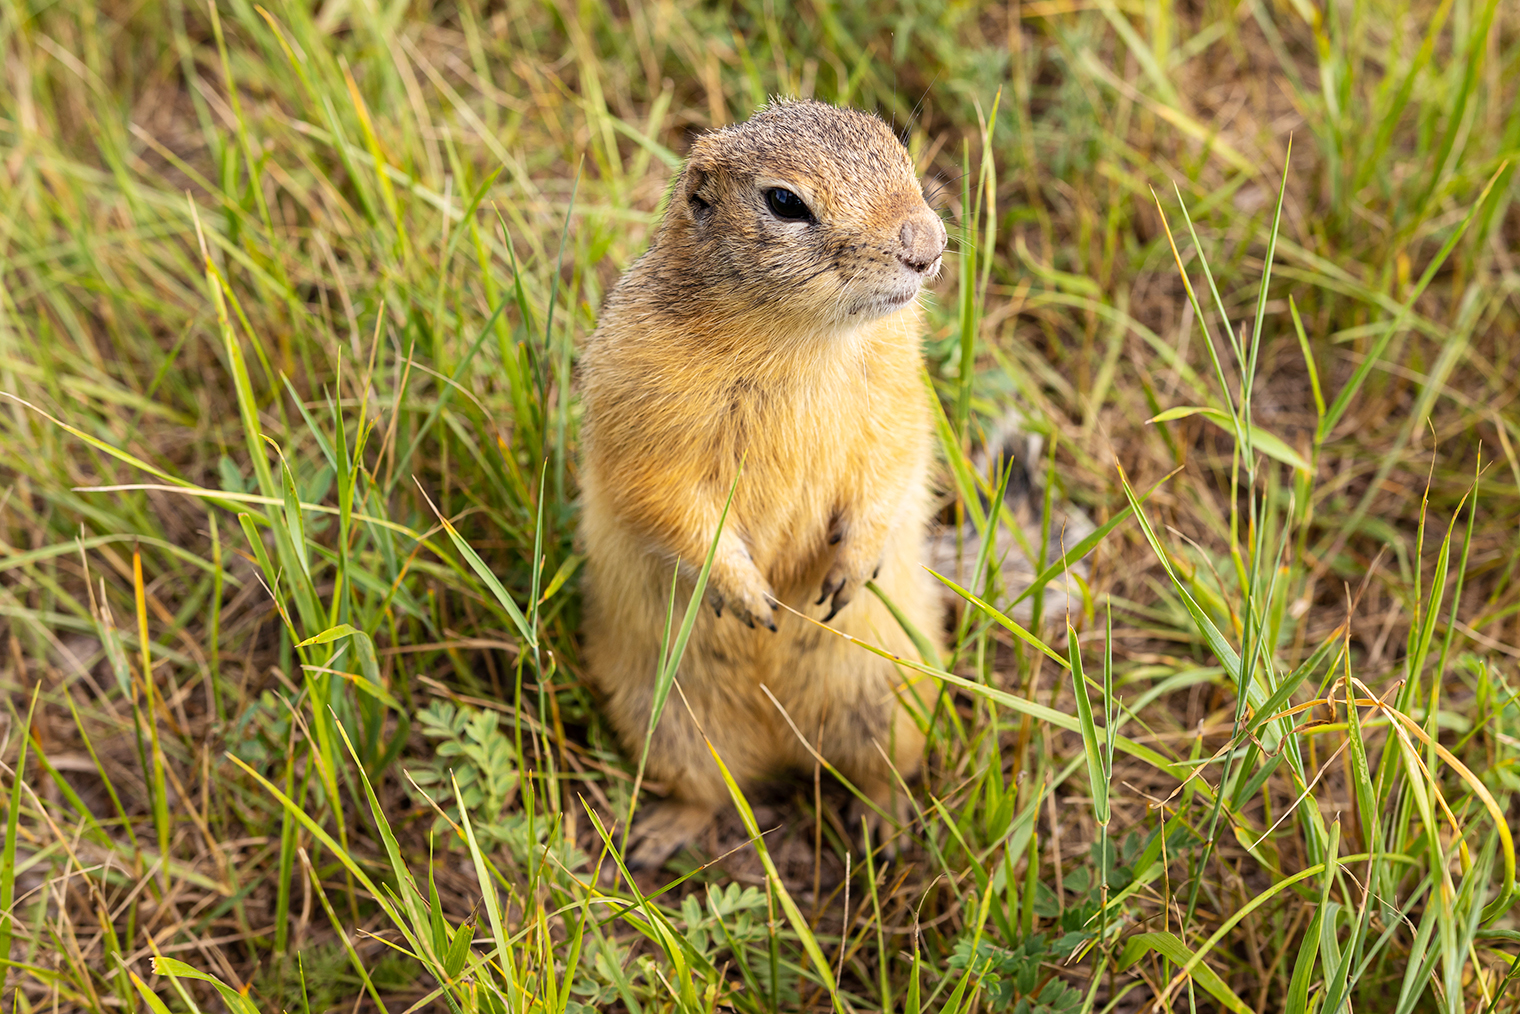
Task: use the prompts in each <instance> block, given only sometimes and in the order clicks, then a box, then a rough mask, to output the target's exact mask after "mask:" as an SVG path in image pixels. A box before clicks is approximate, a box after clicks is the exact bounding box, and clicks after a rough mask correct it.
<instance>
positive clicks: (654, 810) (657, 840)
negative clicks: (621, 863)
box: [626, 796, 718, 870]
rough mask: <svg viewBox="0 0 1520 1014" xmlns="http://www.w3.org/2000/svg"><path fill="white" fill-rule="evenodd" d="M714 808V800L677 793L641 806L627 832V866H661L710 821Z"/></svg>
mask: <svg viewBox="0 0 1520 1014" xmlns="http://www.w3.org/2000/svg"><path fill="white" fill-rule="evenodd" d="M717 812H718V804H717V803H716V802H714V801H710V800H705V799H684V798H681V797H679V796H675V797H672V798H670V799H662V800H660V801H659V802H656V803H652V804H650V805H649V806H645V807H642V808H641V810H640V813H639V816H638V818H637V819H636V820H635V821H634V822H633V830H632V832H631V835H630V840H631V842H632V847H631V848H630V849H629V851H628V855H627V856H626V859H627V863H628V868H629V869H631V870H654V869H659V868H660V867H661V866H664V865H665V861H666V860H667V859H669V858H670V857H671V856H672V855H674V854H675V853H676V851H677V850H678V849H680V848H681V846H683V845H685V844H686V843H687V842H689V841H691V839H693V838H695V837H696V836H697V835H698V834H700V833H701V832H702V831H703V830H704V829H705V828H706V827H707V825H708V824H710V823H712V819H713V817H714V816H715V815H716V814H717Z"/></svg>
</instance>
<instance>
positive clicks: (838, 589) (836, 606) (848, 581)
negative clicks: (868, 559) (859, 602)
mask: <svg viewBox="0 0 1520 1014" xmlns="http://www.w3.org/2000/svg"><path fill="white" fill-rule="evenodd" d="M880 570H881V564H880V563H874V564H869V565H865V566H862V565H861V564H860V562H859V561H856V560H852V559H851V558H850V554H848V553H840V554H839V557H838V558H837V559H836V560H835V561H834V565H833V566H832V567H830V568H829V572H828V573H827V574H825V575H824V578H823V588H822V594H820V595H819V596H818V601H817V602H815V603H814V605H819V606H821V605H823V604H824V603H825V602H828V600H829V598H830V597H831V596H832V597H833V601H832V602H830V603H829V614H828V615H827V616H825V617H824V618H823V622H825V623H827V622H829V621H830V620H832V619H833V618H834V617H835V616H836V615H837V614H838V613H839V610H841V609H843V608H844V607H845V606H847V605H849V604H850V600H851V599H853V598H854V597H855V593H856V592H858V591H859V590H860V589H861V586H863V585H864V584H865V583H866V582H867V581H869V580H871V579H872V578H874V577H875V576H876V574H877V572H878V571H880Z"/></svg>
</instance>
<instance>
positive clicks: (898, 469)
mask: <svg viewBox="0 0 1520 1014" xmlns="http://www.w3.org/2000/svg"><path fill="white" fill-rule="evenodd" d="M775 187H782V188H785V189H787V190H790V191H792V192H793V193H795V194H797V195H798V196H799V197H801V198H802V199H803V200H804V201H805V202H806V203H807V205H808V207H809V209H811V212H812V215H813V220H811V221H803V222H798V221H789V220H786V219H783V218H780V217H778V216H777V215H776V214H774V213H773V212H772V211H771V210H770V208H769V207H768V205H767V203H766V196H765V195H766V191H767V190H768V189H770V188H775ZM944 245H945V230H944V227H943V225H942V224H941V223H940V221H939V219H938V217H937V216H936V215H935V214H934V212H933V211H932V210H930V208H929V207H928V205H927V204H926V203H925V202H924V199H923V195H922V191H921V188H920V183H919V180H918V178H917V176H916V174H915V172H914V168H913V164H912V161H911V160H910V159H909V157H908V154H907V152H906V150H905V149H904V148H903V147H902V145H901V144H900V143H899V142H898V140H897V138H896V137H895V136H894V135H893V134H892V132H891V130H890V129H888V127H887V126H886V125H885V124H884V123H882V122H881V121H880V120H879V119H877V118H875V117H872V116H868V115H866V114H863V113H859V112H855V111H851V110H842V109H836V108H834V107H832V106H828V105H824V104H822V103H817V102H778V103H774V104H772V105H770V106H767V107H766V108H764V109H762V110H760V111H759V112H758V113H756V114H755V116H754V117H753V118H752V119H751V120H749V121H748V122H747V123H743V124H739V125H738V126H734V127H729V128H726V129H723V130H719V131H716V132H713V133H710V134H707V135H704V136H703V137H701V138H699V139H698V140H697V142H696V144H695V146H694V148H693V150H692V153H691V157H690V159H689V160H688V162H687V164H686V167H685V169H684V170H683V172H682V173H681V175H680V176H679V177H678V178H677V180H676V182H675V186H674V187H673V189H672V191H671V197H670V206H669V208H668V209H667V210H666V212H665V217H664V220H663V222H662V223H661V226H660V228H659V230H658V232H657V233H656V235H655V237H654V241H653V243H652V245H651V246H650V249H649V251H648V252H647V253H646V254H645V255H644V256H643V257H642V258H640V259H639V261H638V262H637V263H635V264H634V265H633V266H632V267H631V268H629V270H628V272H627V273H626V274H625V275H624V276H623V279H622V280H621V281H620V282H619V284H618V286H617V288H616V289H615V290H614V291H613V293H612V294H611V296H610V297H609V298H608V300H607V304H606V306H605V307H604V309H603V314H602V319H601V322H600V325H599V327H598V328H597V330H596V333H595V334H594V335H592V337H591V340H590V342H589V343H588V345H587V347H586V350H585V353H584V356H583V357H582V360H581V379H582V387H583V391H584V395H585V406H586V427H585V438H584V445H583V455H582V465H581V469H582V470H581V479H582V486H583V491H584V496H583V511H584V513H583V519H582V538H583V540H584V546H585V549H586V554H587V562H586V573H585V586H586V597H587V616H586V623H585V626H584V635H585V646H586V660H587V664H588V671H589V672H590V674H591V676H592V678H593V679H594V680H595V682H596V683H597V685H598V687H599V688H600V689H601V691H602V694H603V696H604V700H605V708H606V711H607V714H608V716H609V717H610V718H611V720H612V723H613V725H614V726H615V727H616V728H617V730H618V733H619V734H620V736H621V737H622V739H623V741H624V744H625V746H626V747H627V748H628V749H629V750H630V751H631V752H633V753H635V754H637V753H638V752H640V751H641V750H642V749H643V744H644V736H645V732H646V729H647V728H648V723H649V714H650V708H651V699H652V695H653V692H654V685H655V678H656V672H657V670H658V668H659V652H660V644H661V639H662V636H663V634H664V631H665V625H666V612H667V606H668V601H669V591H670V586H671V577H672V568H673V567H674V566H675V564H676V561H678V560H679V561H680V569H681V578H680V583H679V590H678V594H677V603H676V609H677V616H679V615H681V613H682V611H683V610H684V608H685V603H686V601H687V600H688V599H689V597H690V594H691V590H692V587H693V583H694V579H695V576H696V574H697V573H698V571H699V570H700V568H701V565H702V562H703V560H704V559H705V558H706V555H707V552H708V549H709V547H710V546H711V545H712V541H713V538H714V535H715V533H716V532H717V530H718V521H719V517H720V515H721V513H722V510H723V505H724V502H725V500H726V499H727V497H728V493H729V490H730V488H731V486H732V484H733V482H734V478H735V475H736V474H737V472H738V469H739V467H740V462H741V460H742V461H743V466H744V472H743V476H742V478H740V480H739V483H738V489H737V492H736V494H735V496H734V501H733V506H732V509H731V510H730V512H729V515H728V520H727V522H726V524H725V525H724V528H723V532H722V536H721V538H720V539H719V542H718V549H717V553H716V556H715V558H714V561H713V567H712V572H711V575H710V578H709V584H708V602H709V604H711V605H712V606H713V607H714V608H713V609H703V610H702V611H701V613H700V615H699V617H698V619H697V621H696V626H695V627H694V628H693V631H692V635H691V640H690V642H689V643H688V645H687V648H686V653H685V656H684V657H683V659H682V661H681V665H680V669H679V671H678V675H677V681H678V683H679V685H680V689H681V692H682V693H684V695H685V700H686V701H687V702H689V704H690V707H691V711H692V712H694V713H695V717H696V719H697V720H698V721H699V722H700V724H701V730H702V731H703V732H705V733H706V735H707V737H709V738H710V739H711V741H712V743H713V745H714V746H715V748H716V749H717V751H718V753H719V754H720V755H721V756H722V758H723V760H724V763H725V764H727V765H728V767H729V769H730V770H731V771H732V772H733V774H734V775H735V777H736V778H737V779H738V781H739V783H740V784H741V785H751V784H753V783H755V782H756V781H758V780H761V779H764V778H766V777H769V776H771V775H773V774H776V773H778V772H780V771H783V770H785V769H787V768H797V767H803V768H810V767H811V766H812V763H813V761H812V757H811V755H810V754H809V753H808V751H807V749H806V747H805V746H804V745H803V744H802V743H800V742H799V741H798V739H797V736H796V734H795V733H794V732H793V731H792V730H791V729H790V728H789V727H788V724H787V721H786V719H785V718H784V717H783V716H782V714H781V713H780V712H779V711H778V709H777V707H776V706H775V705H774V704H773V703H772V702H771V700H770V699H769V698H768V697H767V695H766V693H765V690H764V689H762V685H763V687H764V688H767V689H769V691H770V692H771V694H774V695H775V698H776V699H777V700H778V701H779V702H780V704H781V705H782V707H784V708H785V709H786V712H787V714H788V715H790V717H791V719H792V721H793V722H795V723H796V725H797V727H798V728H799V729H800V730H801V731H802V732H803V734H804V735H806V736H807V737H808V738H809V739H810V740H815V741H816V742H818V743H821V752H822V753H823V755H824V756H825V757H827V758H828V760H829V761H830V762H831V763H833V764H834V765H836V766H837V767H838V768H839V770H840V771H841V772H842V773H843V774H844V775H845V776H846V777H847V778H849V779H850V780H851V781H852V782H854V784H855V785H856V786H857V787H859V788H860V789H861V791H862V792H863V793H864V794H865V795H866V796H867V797H868V798H870V799H872V800H873V801H874V802H876V803H877V805H879V806H882V807H883V808H887V807H891V806H892V805H893V787H894V784H895V777H894V776H893V774H892V772H891V770H890V769H889V767H888V766H887V762H886V761H885V760H884V759H883V751H885V753H886V755H887V756H889V757H891V759H892V763H893V764H894V765H895V766H896V768H897V769H898V771H899V772H901V773H902V775H904V776H909V775H912V774H913V773H914V772H915V771H916V770H917V768H918V765H919V760H920V755H921V753H922V747H923V735H922V733H921V732H920V730H919V729H918V727H917V726H916V725H915V724H914V722H913V721H912V719H911V718H910V717H909V716H908V714H907V713H906V712H905V711H904V710H903V708H902V706H901V704H900V703H899V701H898V699H897V696H896V695H897V694H899V693H901V692H903V691H902V688H901V687H900V684H901V683H902V682H903V681H904V678H905V676H906V675H908V674H906V673H905V672H900V671H899V670H898V668H897V667H896V666H894V665H893V664H891V663H890V662H888V661H886V660H885V659H882V658H881V657H879V656H877V655H873V654H871V653H870V652H867V651H865V650H864V649H862V648H860V647H858V646H856V645H852V644H850V643H849V642H847V641H845V640H844V639H843V638H839V637H836V636H834V635H831V634H827V633H825V632H823V631H820V630H819V629H818V628H817V627H816V626H814V625H813V624H811V623H808V622H806V621H804V620H802V619H801V618H799V617H797V616H794V615H792V614H791V613H789V612H787V611H785V610H783V609H779V608H774V607H773V604H774V603H775V602H777V601H779V602H783V603H785V604H786V605H788V606H790V607H791V608H793V609H796V610H799V611H801V612H804V613H806V614H807V615H809V616H813V617H817V618H820V619H821V618H823V617H825V616H827V615H829V614H830V613H831V612H834V611H836V610H837V615H834V616H833V618H832V620H831V621H830V622H831V625H833V626H834V627H836V628H837V629H839V630H842V631H844V632H846V633H849V634H852V635H854V636H856V637H859V638H861V639H863V640H866V641H869V642H870V643H873V644H876V645H880V646H881V647H883V648H886V649H887V650H889V651H892V652H894V653H897V654H901V655H905V656H908V657H913V656H914V655H915V651H914V648H913V645H912V643H911V642H910V641H909V639H908V638H907V637H906V636H905V635H904V634H903V633H902V630H901V628H900V627H899V625H898V624H897V623H896V622H895V621H894V619H893V618H892V616H891V614H890V613H889V612H888V611H887V609H886V608H885V607H884V606H883V605H882V604H881V602H880V601H879V600H878V599H877V598H876V597H875V596H874V595H872V594H870V593H869V592H864V591H862V590H861V589H862V585H863V583H864V582H865V581H867V580H869V579H870V578H871V577H872V575H873V574H876V575H877V578H876V580H877V582H878V584H879V585H880V586H881V587H882V589H883V591H885V593H886V594H887V596H888V597H889V598H891V599H892V601H893V602H894V603H895V604H896V605H897V606H898V607H899V608H901V609H902V610H903V611H904V612H905V613H906V615H907V616H908V617H909V618H910V619H911V620H912V621H913V622H914V624H915V625H916V626H917V627H918V628H919V629H920V630H923V631H925V632H926V633H929V634H930V635H931V636H932V635H933V633H934V632H936V631H937V629H938V627H939V606H938V598H937V595H936V592H935V589H934V587H933V585H932V583H931V582H930V580H929V579H928V578H927V575H926V574H925V572H924V570H923V568H922V566H921V561H922V557H923V552H924V541H925V526H926V518H927V514H928V510H929V492H928V488H929V487H928V483H929V469H930V463H931V453H932V451H931V447H932V444H931V416H930V414H929V406H928V403H927V401H926V392H925V390H924V387H923V385H922V381H921V379H920V351H919V343H920V329H921V324H922V317H921V312H920V310H919V307H918V305H917V302H916V297H917V294H918V292H919V290H920V286H921V284H922V281H923V280H924V278H926V277H930V276H932V274H933V273H934V272H935V271H937V270H938V267H939V258H940V254H941V253H942V251H943V249H944ZM820 603H821V604H820ZM648 771H649V776H650V777H651V778H654V779H657V780H659V781H662V782H664V783H665V784H666V785H668V786H669V787H670V792H671V798H670V799H669V800H668V801H666V802H665V803H663V804H660V805H659V806H657V807H656V808H654V809H653V810H652V811H648V812H646V815H645V816H644V818H643V819H642V821H641V823H640V825H639V827H638V829H637V834H638V837H639V839H640V841H641V844H640V845H639V847H638V849H636V851H635V853H634V858H635V860H638V861H641V862H643V863H646V864H647V863H658V862H661V861H663V860H664V859H665V857H666V856H668V855H669V853H670V852H671V851H673V850H674V849H675V848H677V847H678V846H679V845H680V844H682V843H683V842H684V841H685V840H686V839H687V838H688V837H690V836H691V835H692V834H693V833H695V832H696V831H698V830H700V829H701V828H702V826H703V825H705V824H706V823H707V821H708V820H709V819H710V818H711V816H712V815H713V813H714V812H715V811H716V810H717V809H719V808H720V807H722V806H723V805H725V804H726V803H727V801H728V794H727V791H726V789H725V787H724V785H723V782H722V780H721V777H720V774H719V771H718V768H717V766H716V765H715V764H714V763H713V761H712V758H711V755H710V754H709V752H708V749H707V746H706V745H705V744H704V742H703V740H702V736H701V735H700V734H699V732H698V728H697V726H696V725H694V724H693V721H692V716H691V714H689V713H688V711H687V707H686V705H685V704H683V702H682V697H681V693H675V692H673V693H672V695H671V698H670V700H669V703H668V705H667V706H666V708H665V710H664V712H663V714H662V717H661V719H660V723H659V726H658V728H657V729H656V731H655V735H654V741H653V744H652V746H651V749H650V751H649V764H648Z"/></svg>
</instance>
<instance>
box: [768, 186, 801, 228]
mask: <svg viewBox="0 0 1520 1014" xmlns="http://www.w3.org/2000/svg"><path fill="white" fill-rule="evenodd" d="M765 203H766V205H767V206H769V207H770V209H771V214H773V215H775V216H776V217H777V218H785V219H790V220H792V221H797V220H799V219H807V218H812V217H813V213H812V212H811V211H810V210H808V206H807V202H806V201H804V200H803V199H802V198H800V197H798V196H797V195H796V194H794V193H792V192H791V191H790V190H783V189H781V188H780V187H771V188H770V189H769V190H767V191H766V192H765Z"/></svg>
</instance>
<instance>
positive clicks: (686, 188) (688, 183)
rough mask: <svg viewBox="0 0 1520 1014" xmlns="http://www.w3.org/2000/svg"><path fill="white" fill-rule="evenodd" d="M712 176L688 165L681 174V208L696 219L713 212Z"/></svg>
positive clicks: (679, 191)
mask: <svg viewBox="0 0 1520 1014" xmlns="http://www.w3.org/2000/svg"><path fill="white" fill-rule="evenodd" d="M711 183H712V176H711V175H710V174H709V173H707V172H706V171H704V170H703V169H702V168H701V167H699V166H696V165H692V164H690V163H688V164H687V166H686V169H685V170H684V171H683V172H682V173H681V183H680V186H679V187H678V188H677V193H678V194H679V195H680V201H681V206H682V207H683V208H684V209H685V211H686V214H688V215H690V216H691V217H692V218H695V219H702V218H705V217H706V214H707V212H709V211H711V210H712V206H713V198H714V195H713V193H712V186H711Z"/></svg>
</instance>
